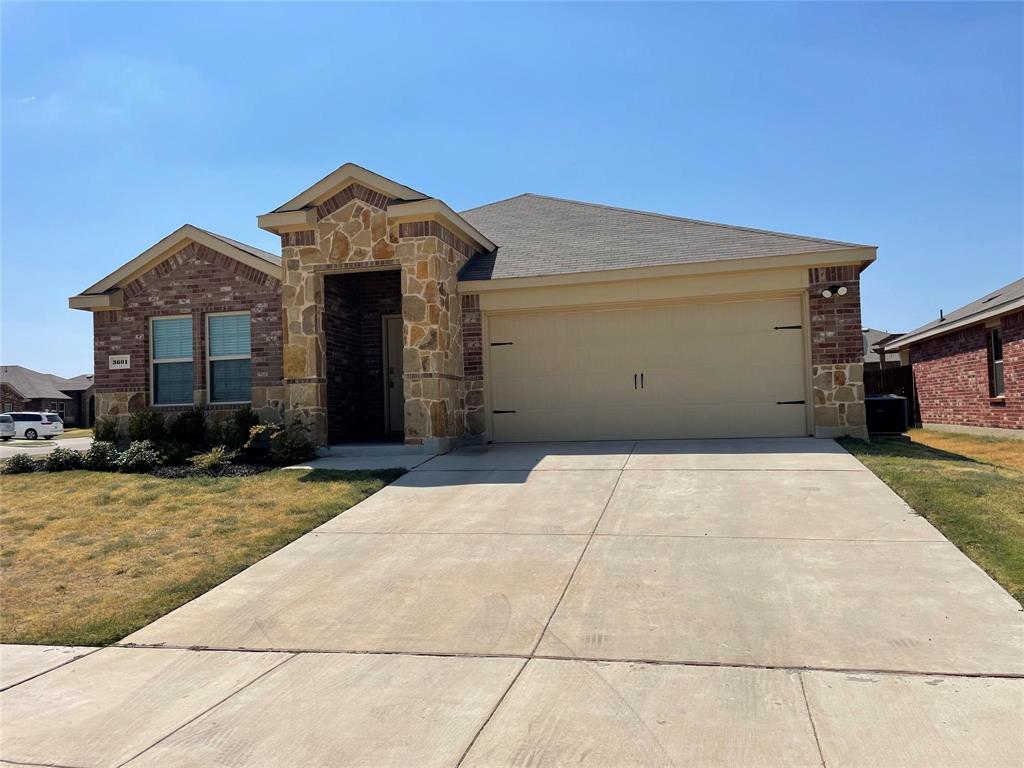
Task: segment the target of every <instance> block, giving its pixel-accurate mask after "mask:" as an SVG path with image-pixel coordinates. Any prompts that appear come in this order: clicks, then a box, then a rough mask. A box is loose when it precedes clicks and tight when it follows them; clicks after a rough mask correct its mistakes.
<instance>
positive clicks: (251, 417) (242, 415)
mask: <svg viewBox="0 0 1024 768" xmlns="http://www.w3.org/2000/svg"><path fill="white" fill-rule="evenodd" d="M259 423H260V417H259V416H257V415H256V411H254V410H253V409H252V408H251V407H250V406H248V405H246V406H243V407H241V408H239V409H238V410H237V411H234V412H232V414H231V416H229V417H228V419H227V421H225V422H224V424H223V425H221V428H222V434H221V437H222V442H223V444H224V445H226V446H227V447H228V448H231V449H233V450H236V451H237V450H239V449H241V448H243V447H244V446H245V444H246V443H247V442H248V441H249V433H250V432H251V431H252V428H253V427H255V426H256V425H257V424H259Z"/></svg>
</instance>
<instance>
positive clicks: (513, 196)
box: [458, 192, 541, 216]
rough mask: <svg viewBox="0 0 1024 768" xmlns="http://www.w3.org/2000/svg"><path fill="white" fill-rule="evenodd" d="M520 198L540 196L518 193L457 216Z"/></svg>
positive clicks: (469, 209) (459, 212) (478, 206)
mask: <svg viewBox="0 0 1024 768" xmlns="http://www.w3.org/2000/svg"><path fill="white" fill-rule="evenodd" d="M520 197H541V195H535V194H533V193H532V192H520V193H519V194H518V195H512V196H511V197H503V198H501V199H500V200H492V201H491V202H489V203H484V204H483V205H477V206H474V207H472V208H466V209H465V210H462V211H458V214H459V215H460V216H461V215H462V214H464V213H472V212H473V211H479V210H480V209H481V208H487V207H488V206H490V205H497V204H498V203H507V202H508V201H509V200H516V199H518V198H520Z"/></svg>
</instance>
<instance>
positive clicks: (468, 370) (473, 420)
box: [462, 294, 487, 435]
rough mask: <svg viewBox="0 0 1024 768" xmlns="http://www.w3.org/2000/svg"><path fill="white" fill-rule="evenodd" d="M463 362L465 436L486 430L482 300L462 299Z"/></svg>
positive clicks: (467, 296)
mask: <svg viewBox="0 0 1024 768" xmlns="http://www.w3.org/2000/svg"><path fill="white" fill-rule="evenodd" d="M462 360H463V368H464V372H465V373H464V375H465V382H466V434H467V435H482V434H483V433H484V431H485V430H486V429H487V418H486V412H485V410H484V328H483V315H482V313H481V312H480V296H478V295H476V294H466V295H463V296H462Z"/></svg>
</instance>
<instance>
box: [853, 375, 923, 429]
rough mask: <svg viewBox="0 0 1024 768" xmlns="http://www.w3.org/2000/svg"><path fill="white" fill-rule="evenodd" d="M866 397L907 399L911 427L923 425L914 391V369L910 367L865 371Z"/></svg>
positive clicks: (915, 391)
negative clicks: (879, 396)
mask: <svg viewBox="0 0 1024 768" xmlns="http://www.w3.org/2000/svg"><path fill="white" fill-rule="evenodd" d="M864 394H865V395H899V396H901V397H905V398H907V410H908V411H909V413H908V414H907V416H908V419H909V421H910V426H912V427H918V426H920V425H921V407H920V405H919V404H918V402H917V390H916V389H914V369H913V367H912V366H909V365H898V366H892V367H889V368H878V369H876V370H870V371H864Z"/></svg>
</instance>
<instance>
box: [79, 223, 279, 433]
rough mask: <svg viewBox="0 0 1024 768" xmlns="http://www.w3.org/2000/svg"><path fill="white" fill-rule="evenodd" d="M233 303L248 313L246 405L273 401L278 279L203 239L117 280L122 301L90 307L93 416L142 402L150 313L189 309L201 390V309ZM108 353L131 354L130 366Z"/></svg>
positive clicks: (228, 307) (196, 384) (196, 383)
mask: <svg viewBox="0 0 1024 768" xmlns="http://www.w3.org/2000/svg"><path fill="white" fill-rule="evenodd" d="M236 311H249V312H250V313H251V316H252V386H253V407H254V408H257V409H259V408H267V409H269V410H276V409H278V408H279V403H278V402H277V401H278V400H279V399H280V393H278V392H277V391H276V390H280V387H281V344H282V341H281V335H282V321H281V283H280V281H278V280H276V279H274V278H272V277H270V276H269V275H267V274H265V273H263V272H260V271H258V270H256V269H253V268H251V267H248V266H246V265H244V264H241V263H240V262H238V261H235V260H234V259H231V258H229V257H227V256H224V255H223V254H221V253H218V252H217V251H214V250H212V249H210V248H207V247H206V246H203V245H200V244H198V243H190V244H188V245H186V246H185V247H184V248H182V249H181V250H179V251H177V252H176V253H175V254H173V255H172V256H170V257H169V258H168V259H166V260H165V261H163V262H161V263H160V264H158V265H157V266H156V267H154V268H153V269H151V270H149V271H148V272H146V273H145V274H143V275H140V276H139V277H138V278H137V279H135V280H134V281H133V282H131V283H129V284H128V285H126V286H124V309H122V310H114V311H103V312H94V313H93V338H94V355H95V358H94V371H95V376H94V379H93V381H94V385H95V390H96V394H97V416H98V417H99V416H106V415H114V416H122V415H124V413H125V412H126V411H127V410H136V409H138V408H142V407H146V406H148V405H149V404H150V402H149V392H150V382H149V320H150V318H152V317H165V316H174V315H184V314H189V315H191V316H192V333H193V389H195V390H197V391H199V392H200V393H201V397H205V391H206V389H207V387H206V315H207V314H208V313H211V312H236ZM109 355H131V368H129V369H126V370H114V371H112V370H109V369H108V360H107V358H108V356H109ZM115 394H116V395H117V397H114V395H115ZM101 404H102V407H101ZM111 408H113V409H114V410H113V411H112V410H111ZM269 410H268V412H267V414H265V415H266V416H269V415H270V413H269Z"/></svg>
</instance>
